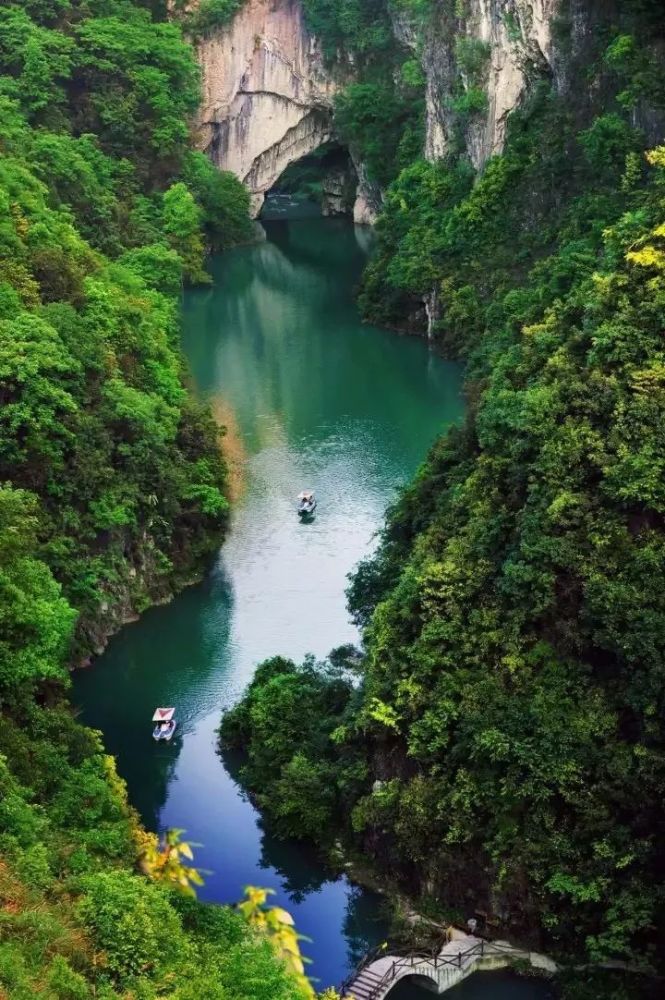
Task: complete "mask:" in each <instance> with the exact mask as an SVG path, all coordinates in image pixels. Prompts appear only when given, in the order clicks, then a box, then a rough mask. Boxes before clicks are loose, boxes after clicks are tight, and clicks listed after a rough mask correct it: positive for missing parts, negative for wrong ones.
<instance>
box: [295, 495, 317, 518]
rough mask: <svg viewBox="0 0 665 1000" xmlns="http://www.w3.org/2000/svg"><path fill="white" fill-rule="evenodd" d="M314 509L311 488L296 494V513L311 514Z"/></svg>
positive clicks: (314, 504) (304, 515) (314, 500)
mask: <svg viewBox="0 0 665 1000" xmlns="http://www.w3.org/2000/svg"><path fill="white" fill-rule="evenodd" d="M315 510H316V497H315V496H314V493H313V491H312V490H303V491H302V493H299V494H298V513H299V514H300V516H301V517H306V516H307V515H308V514H313V513H314V511H315Z"/></svg>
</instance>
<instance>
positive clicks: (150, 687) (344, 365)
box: [74, 218, 462, 987]
mask: <svg viewBox="0 0 665 1000" xmlns="http://www.w3.org/2000/svg"><path fill="white" fill-rule="evenodd" d="M266 228H267V233H268V239H267V241H266V242H265V243H262V244H259V245H256V246H252V247H247V248H241V249H237V250H234V251H232V252H229V253H226V254H224V255H222V256H220V257H218V258H217V259H215V260H213V262H212V265H211V269H212V275H213V279H214V283H213V285H212V287H211V288H209V289H197V290H194V291H190V292H188V293H187V294H186V296H185V301H184V305H183V347H184V350H185V352H186V354H187V357H188V359H189V362H190V365H191V369H192V372H193V376H194V381H195V386H196V389H197V391H198V392H199V393H201V394H202V395H203V396H205V397H206V398H207V399H209V400H210V402H211V403H212V406H213V408H214V409H215V411H216V413H217V414H218V415H219V416H220V419H222V420H223V421H224V423H225V424H226V425H227V426H228V428H229V434H228V439H227V450H228V454H229V456H230V460H231V463H232V486H233V492H234V497H235V503H234V514H233V519H232V528H231V532H230V535H229V537H228V540H227V541H226V543H225V545H224V547H223V549H222V551H221V552H220V554H219V556H218V558H217V560H216V562H215V565H214V567H213V568H212V570H211V572H210V573H209V574H208V576H207V577H206V579H205V580H204V581H203V582H202V583H201V584H200V585H198V586H195V587H192V588H190V589H189V590H187V591H185V592H184V593H183V594H181V595H180V596H179V597H178V598H177V599H176V600H175V601H173V602H172V603H171V604H170V605H168V606H165V607H160V608H154V609H152V610H150V611H149V612H147V613H146V614H145V615H144V616H143V617H142V619H141V620H140V621H139V622H137V623H136V624H133V625H130V626H128V627H127V628H126V629H124V630H123V631H122V632H121V633H120V634H119V635H118V636H117V637H116V638H115V639H114V640H113V641H112V642H111V643H110V645H109V648H108V650H107V652H106V653H105V654H104V655H103V656H102V657H100V658H99V659H98V660H97V661H96V662H95V663H94V664H93V666H92V667H91V668H89V669H88V670H84V671H79V672H78V673H77V674H76V675H75V678H74V701H75V702H76V703H77V704H78V705H80V706H81V708H82V717H83V720H84V721H85V722H86V723H88V724H90V725H92V726H94V727H96V728H99V729H101V730H102V732H103V733H104V739H105V743H106V746H107V748H108V750H109V751H110V752H111V753H113V754H115V755H116V756H117V759H118V769H119V771H120V774H121V775H122V776H123V777H124V778H125V780H126V781H127V784H128V788H129V795H130V799H131V801H132V802H133V803H134V805H135V806H136V807H137V808H138V809H139V811H140V813H141V815H142V817H143V819H144V821H145V823H146V825H147V826H148V827H149V828H151V829H163V828H165V827H182V828H184V829H185V830H186V831H187V838H188V839H189V840H191V841H194V842H197V843H198V844H200V846H199V847H198V848H197V852H196V861H197V864H198V865H200V866H201V867H202V868H204V869H207V870H208V874H207V875H206V884H205V887H204V888H203V889H202V890H201V893H200V895H201V898H203V899H205V900H214V901H218V902H229V901H235V900H237V899H238V898H239V897H240V896H241V895H242V891H243V887H244V886H245V885H247V884H254V885H261V886H268V887H271V888H273V889H275V890H276V896H275V899H276V901H279V902H280V903H281V904H282V905H284V906H286V907H288V908H289V909H290V910H291V912H292V913H293V914H294V917H295V919H296V922H297V926H298V929H299V931H300V932H301V933H303V934H306V935H307V936H309V937H310V938H311V939H312V940H311V943H310V944H308V945H307V946H306V947H305V951H306V952H307V953H308V954H309V956H310V957H311V959H312V960H313V964H312V966H311V967H310V971H311V974H312V975H314V976H316V977H317V978H318V981H319V984H320V986H321V987H323V986H326V985H330V984H335V983H338V982H339V981H340V980H341V979H342V978H343V977H344V975H345V974H346V972H347V970H348V969H349V968H350V967H352V966H353V965H354V964H355V963H356V962H357V960H358V959H359V958H360V957H361V955H362V954H363V953H364V952H365V951H366V950H367V948H368V947H370V946H372V945H373V944H376V943H378V942H379V941H380V940H382V939H383V937H384V935H385V931H386V926H385V919H384V917H383V914H382V904H381V900H380V898H379V897H377V896H376V895H375V894H374V893H371V892H369V891H366V890H362V889H359V888H357V887H354V886H352V885H351V884H350V883H349V882H348V880H346V879H345V878H338V877H334V876H333V875H331V873H330V872H329V871H327V870H326V869H325V868H324V867H323V866H322V864H321V863H320V862H319V861H318V860H317V858H316V857H315V856H314V855H313V854H312V852H311V851H309V850H308V849H306V848H305V847H303V845H302V844H299V843H295V842H279V841H277V840H275V838H274V837H272V836H271V835H270V831H269V829H267V828H264V826H263V824H262V821H261V818H260V816H259V815H258V813H257V811H256V810H255V809H254V807H253V806H252V805H251V803H250V802H248V801H247V799H246V798H245V797H244V796H243V794H242V792H241V790H240V789H239V787H238V785H237V783H236V781H235V779H234V776H233V774H232V773H230V771H229V769H227V768H225V767H224V765H223V764H222V762H221V760H220V758H219V757H218V755H217V754H216V747H215V729H216V727H217V726H218V724H219V719H220V716H221V713H222V711H223V709H224V708H226V707H228V706H229V705H231V704H233V703H234V702H235V700H236V699H237V698H238V696H239V694H240V693H241V691H242V690H243V688H244V686H245V685H246V684H247V682H248V680H249V679H250V678H251V676H252V672H253V669H254V667H255V665H256V663H257V662H258V661H260V660H261V659H262V658H265V657H266V656H269V655H271V654H275V653H283V654H286V655H288V656H292V657H301V656H303V655H304V654H305V653H307V652H312V653H314V654H315V655H317V656H323V655H324V654H326V653H327V652H328V651H329V650H330V649H331V648H332V647H333V646H336V645H339V644H341V643H343V642H347V641H354V640H356V639H357V635H356V631H355V629H354V627H353V625H352V624H351V623H350V621H349V619H348V614H347V611H346V608H345V598H344V589H345V586H346V575H347V574H348V573H349V571H350V570H351V569H352V568H353V567H354V565H355V564H356V563H357V562H358V560H359V559H361V558H362V557H363V556H364V555H366V554H367V553H368V552H369V551H370V550H371V548H372V546H373V544H374V534H375V532H376V530H377V529H378V528H379V526H380V525H381V522H382V519H383V515H384V512H385V510H386V507H387V505H388V504H389V503H390V501H391V499H392V498H393V497H394V496H395V492H396V490H397V489H398V487H399V486H400V485H401V484H403V483H404V482H406V481H407V480H408V479H409V477H410V476H412V474H413V472H414V471H415V469H416V467H417V465H418V463H419V462H420V461H421V460H422V459H423V457H424V455H425V453H426V451H427V448H428V446H429V444H430V443H431V441H432V440H433V439H434V437H435V435H436V434H437V433H439V432H440V431H441V430H442V429H443V428H444V427H446V426H447V425H448V424H450V423H451V422H452V421H454V420H457V419H459V418H460V416H461V413H462V400H461V396H460V382H461V376H460V370H459V368H458V367H457V366H455V365H452V364H449V363H446V362H444V361H443V360H441V359H440V358H438V357H436V356H434V355H432V354H431V353H429V352H428V351H427V347H426V345H425V344H424V343H423V342H421V341H419V340H415V339H409V338H401V337H398V336H396V335H395V334H392V333H389V332H386V331H382V330H378V329H373V328H371V327H367V326H363V325H362V324H361V323H360V322H359V319H358V315H357V311H356V308H355V305H354V302H353V287H354V284H355V283H356V281H357V280H358V277H359V275H360V272H361V269H362V264H363V260H364V258H365V256H366V252H367V240H368V233H367V231H366V230H363V229H360V228H354V227H353V226H352V225H351V224H350V223H348V222H347V221H343V220H326V219H320V218H318V219H312V218H310V219H303V220H299V221H293V220H289V221H286V220H284V221H274V222H270V223H267V225H266ZM305 487H310V488H312V489H314V490H315V491H316V492H317V495H318V498H319V508H318V510H317V513H316V516H315V518H314V520H313V521H312V523H310V524H302V523H299V521H298V518H297V516H296V513H295V509H294V497H295V495H296V494H297V493H298V492H299V491H300V490H301V489H303V488H305ZM158 704H161V705H165V704H172V705H175V706H176V707H177V715H178V719H179V735H178V738H177V739H176V740H175V741H174V743H173V744H172V745H166V746H165V745H162V744H158V745H155V744H154V743H153V741H152V739H151V735H150V732H151V725H150V718H151V715H152V712H153V709H154V708H155V706H156V705H158ZM231 770H232V769H231Z"/></svg>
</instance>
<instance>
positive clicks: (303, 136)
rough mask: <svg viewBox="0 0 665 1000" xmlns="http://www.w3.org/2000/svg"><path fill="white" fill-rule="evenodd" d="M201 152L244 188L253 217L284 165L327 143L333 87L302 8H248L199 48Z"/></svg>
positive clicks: (268, 3)
mask: <svg viewBox="0 0 665 1000" xmlns="http://www.w3.org/2000/svg"><path fill="white" fill-rule="evenodd" d="M199 60H200V63H201V67H202V70H203V104H202V108H201V114H200V122H199V126H200V134H201V145H202V147H203V148H204V149H205V150H206V151H207V152H208V153H209V155H210V156H211V158H212V160H213V162H214V163H215V164H216V165H217V166H218V167H219V168H220V170H231V171H233V173H234V174H236V176H238V177H239V178H240V179H241V180H242V181H243V182H244V183H245V184H246V185H247V187H248V188H249V191H250V194H251V196H252V210H253V214H254V215H257V214H258V212H259V210H260V208H261V205H262V203H263V199H264V196H265V193H266V191H268V190H269V189H270V188H271V187H272V185H273V184H274V183H275V181H276V180H277V178H278V177H279V176H280V175H281V174H282V173H283V172H284V170H285V169H286V167H287V166H288V165H289V163H292V162H293V161H294V160H298V159H300V158H301V157H302V156H305V155H307V154H308V153H311V152H313V151H314V150H315V149H317V148H318V147H319V146H321V145H323V144H324V143H325V142H327V141H328V140H329V139H330V138H331V136H332V102H333V97H334V94H335V92H336V90H337V89H338V87H339V81H338V80H336V79H335V78H334V76H333V74H332V73H331V72H330V71H329V70H328V69H327V68H326V66H325V64H324V61H323V57H322V54H321V50H320V48H319V46H318V44H317V42H316V40H315V39H314V38H313V37H312V36H311V35H310V34H309V32H308V30H307V28H306V26H305V21H304V14H303V9H302V6H301V4H300V0H247V2H246V3H245V4H244V5H243V7H242V8H241V9H240V11H239V12H238V14H237V15H236V16H235V18H234V19H233V21H232V23H231V24H230V25H229V26H228V27H227V28H225V29H220V30H219V31H216V32H214V33H212V34H211V35H210V37H206V38H204V39H203V40H202V41H201V42H200V45H199Z"/></svg>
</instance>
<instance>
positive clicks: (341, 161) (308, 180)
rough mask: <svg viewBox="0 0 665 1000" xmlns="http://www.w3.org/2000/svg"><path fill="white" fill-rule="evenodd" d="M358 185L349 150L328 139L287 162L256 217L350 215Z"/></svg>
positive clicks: (284, 217)
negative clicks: (312, 150) (309, 151)
mask: <svg viewBox="0 0 665 1000" xmlns="http://www.w3.org/2000/svg"><path fill="white" fill-rule="evenodd" d="M357 187H358V175H357V173H356V169H355V167H354V164H353V160H352V159H351V156H350V154H349V151H348V149H347V148H346V146H343V145H341V144H340V143H339V142H337V141H335V140H330V141H329V142H325V143H323V144H322V145H321V146H319V148H318V149H315V150H314V152H312V153H307V154H306V155H305V156H302V157H300V159H298V160H294V161H293V163H290V164H289V165H288V167H287V168H286V170H284V171H283V172H282V173H281V174H280V176H279V177H278V178H277V180H276V181H275V183H274V184H273V186H272V187H271V188H270V190H269V191H268V192H267V193H266V198H265V201H264V203H263V206H262V208H261V212H260V214H259V219H260V220H262V221H263V220H265V221H270V222H274V221H277V220H279V219H294V218H308V217H311V216H316V215H324V216H336V215H352V214H353V204H354V201H355V197H356V191H357Z"/></svg>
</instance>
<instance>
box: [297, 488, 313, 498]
mask: <svg viewBox="0 0 665 1000" xmlns="http://www.w3.org/2000/svg"><path fill="white" fill-rule="evenodd" d="M313 496H314V490H303V491H302V493H299V494H298V500H311V499H312V498H313Z"/></svg>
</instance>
